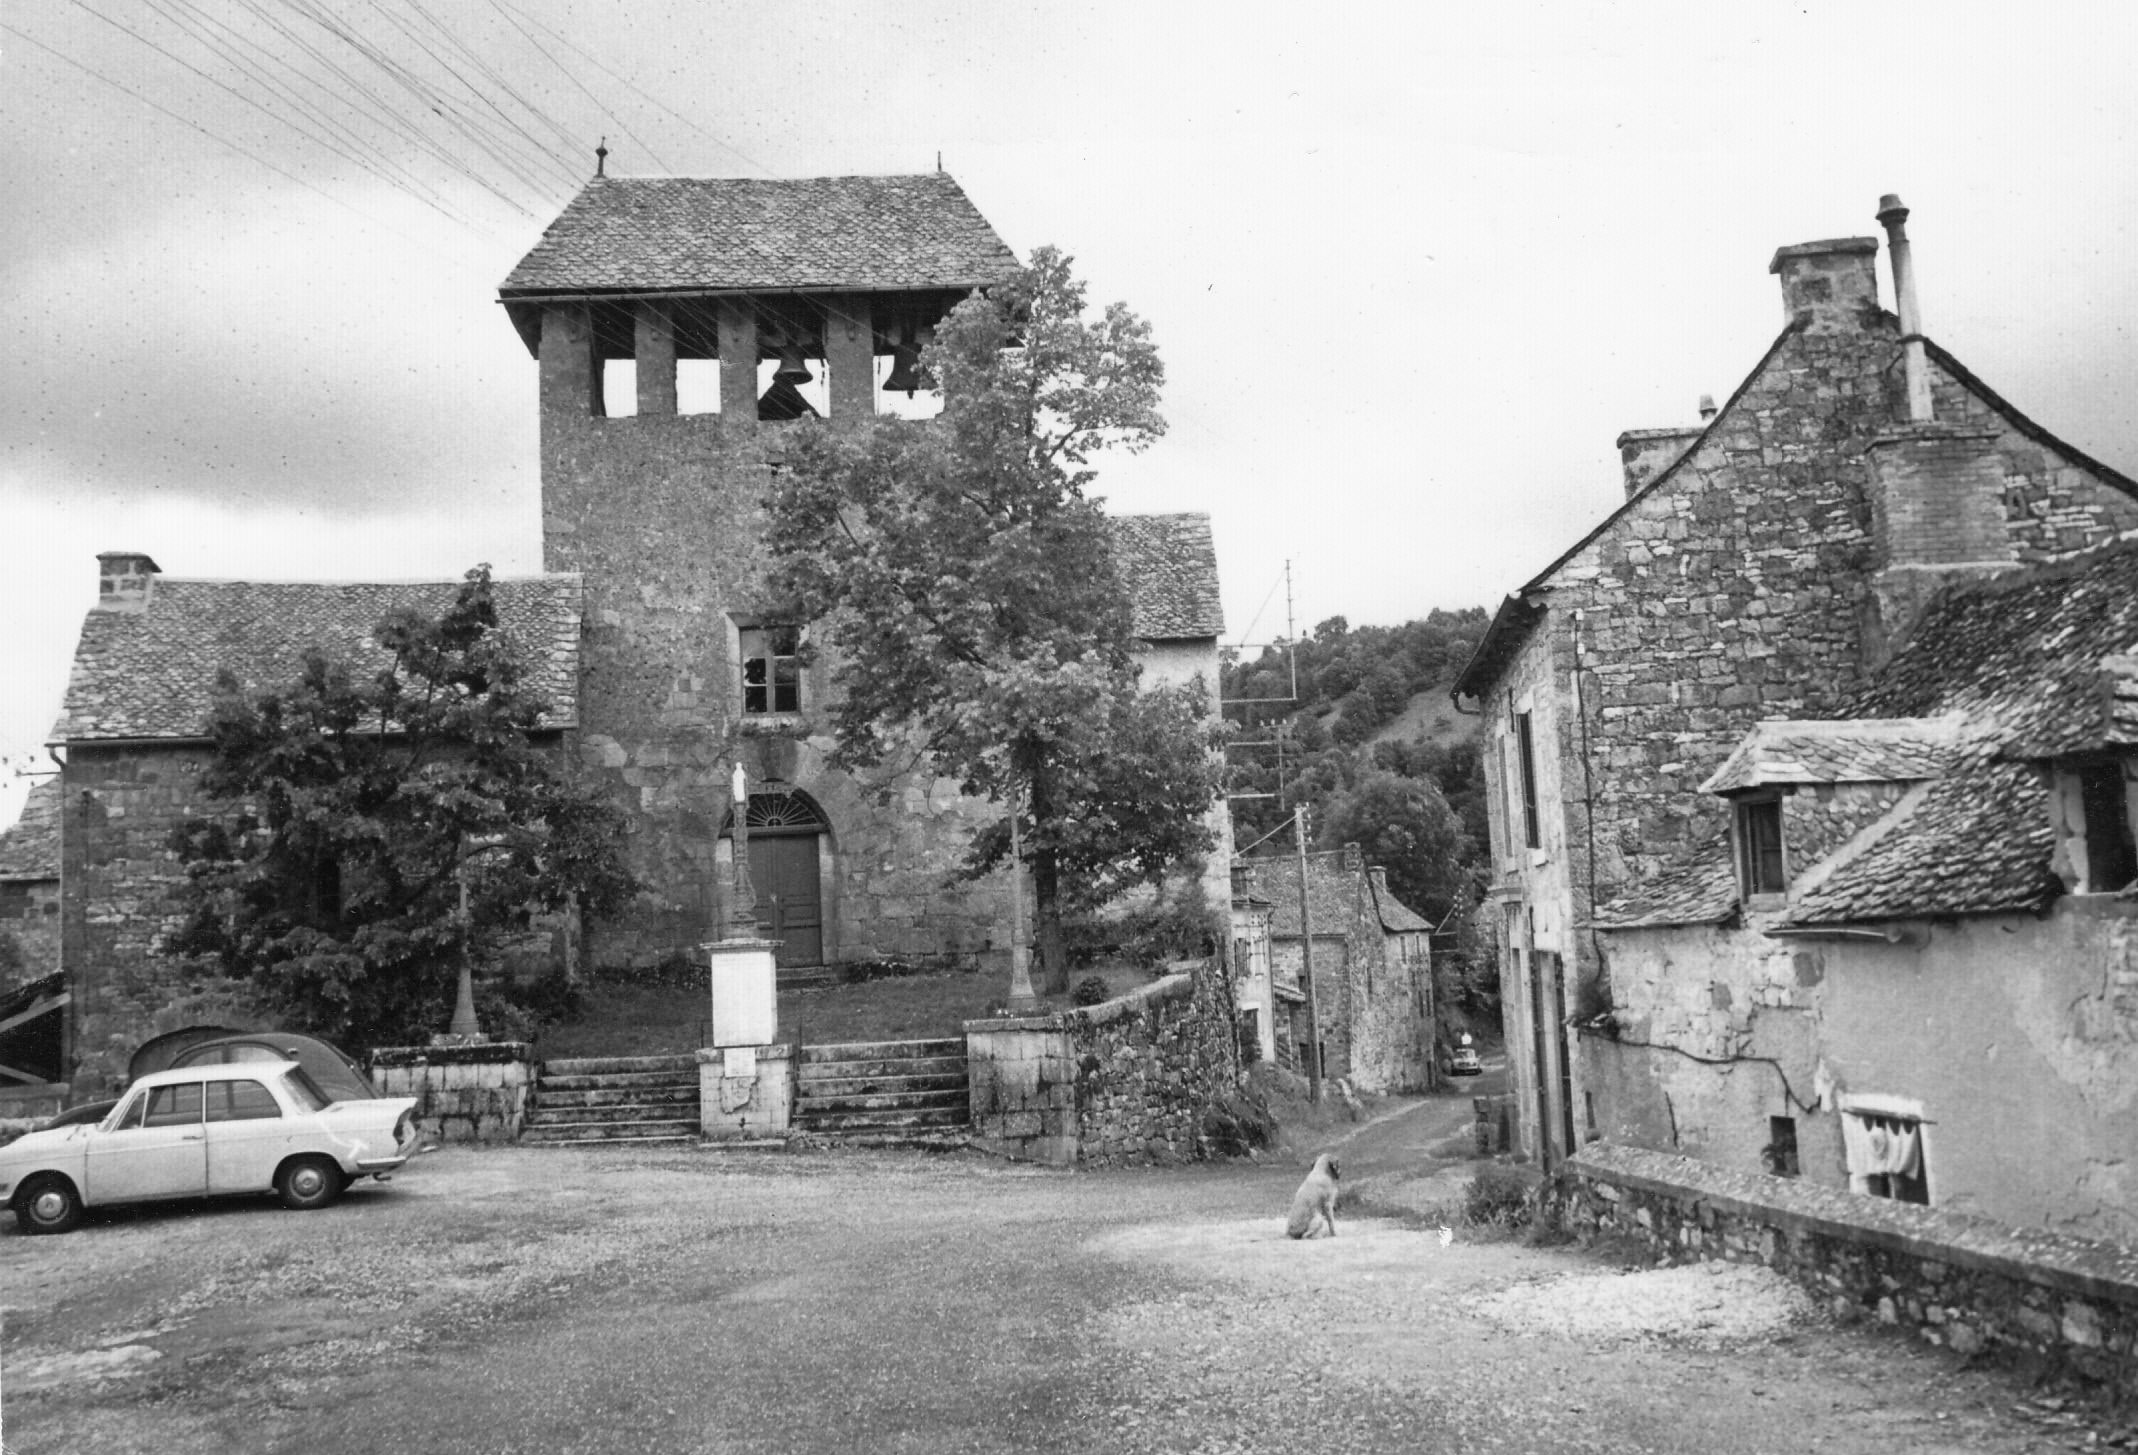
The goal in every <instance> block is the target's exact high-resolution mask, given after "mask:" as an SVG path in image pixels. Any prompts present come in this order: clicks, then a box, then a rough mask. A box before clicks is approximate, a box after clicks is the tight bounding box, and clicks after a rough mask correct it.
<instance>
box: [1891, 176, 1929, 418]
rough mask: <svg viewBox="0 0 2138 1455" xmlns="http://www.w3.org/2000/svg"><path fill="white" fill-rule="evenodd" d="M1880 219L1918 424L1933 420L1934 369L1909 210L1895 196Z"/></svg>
mask: <svg viewBox="0 0 2138 1455" xmlns="http://www.w3.org/2000/svg"><path fill="white" fill-rule="evenodd" d="M1878 220H1879V221H1880V222H1881V223H1883V224H1884V225H1885V229H1886V249H1887V251H1888V253H1889V254H1891V256H1892V259H1893V292H1894V294H1895V296H1896V299H1897V301H1898V302H1899V304H1900V342H1901V349H1902V351H1903V358H1904V359H1905V361H1906V368H1907V373H1908V418H1909V420H1910V421H1912V422H1913V423H1916V424H1923V423H1927V422H1928V421H1929V419H1930V418H1931V407H1930V368H1929V362H1928V360H1926V359H1925V358H1924V356H1923V315H1922V311H1921V309H1920V308H1919V307H1918V306H1917V304H1916V301H1915V259H1914V258H1913V257H1912V256H1911V255H1910V253H1909V251H1908V228H1907V223H1908V209H1907V208H1906V207H1903V206H1902V205H1901V200H1900V198H1899V197H1898V196H1896V195H1895V194H1894V193H1891V192H1888V193H1887V194H1886V195H1885V196H1883V197H1881V198H1879V199H1878Z"/></svg>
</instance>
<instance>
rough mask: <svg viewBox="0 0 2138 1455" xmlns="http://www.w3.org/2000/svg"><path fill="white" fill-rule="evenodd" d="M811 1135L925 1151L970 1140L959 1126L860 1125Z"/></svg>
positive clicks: (946, 1149)
mask: <svg viewBox="0 0 2138 1455" xmlns="http://www.w3.org/2000/svg"><path fill="white" fill-rule="evenodd" d="M813 1135H815V1136H819V1137H823V1138H824V1139H825V1140H827V1141H831V1142H837V1143H838V1144H839V1145H840V1146H842V1147H855V1148H860V1147H911V1148H915V1149H917V1150H920V1151H926V1152H954V1151H956V1150H957V1149H958V1148H960V1147H964V1146H967V1145H970V1143H971V1141H972V1138H971V1136H970V1135H969V1134H968V1133H967V1132H966V1130H965V1128H963V1127H935V1128H928V1127H912V1128H909V1129H907V1130H905V1131H872V1130H870V1129H868V1128H866V1127H864V1128H861V1129H859V1130H856V1131H845V1132H827V1131H821V1130H819V1131H815V1132H813Z"/></svg>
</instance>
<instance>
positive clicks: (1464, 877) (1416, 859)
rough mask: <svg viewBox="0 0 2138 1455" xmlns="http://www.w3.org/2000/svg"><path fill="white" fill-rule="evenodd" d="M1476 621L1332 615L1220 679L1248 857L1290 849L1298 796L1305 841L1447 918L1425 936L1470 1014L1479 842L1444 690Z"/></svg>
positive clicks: (1437, 614)
mask: <svg viewBox="0 0 2138 1455" xmlns="http://www.w3.org/2000/svg"><path fill="white" fill-rule="evenodd" d="M1488 620H1489V618H1488V617H1487V616H1486V613H1485V611H1484V609H1483V608H1482V607H1471V608H1467V609H1464V610H1461V611H1446V610H1436V611H1434V612H1433V613H1432V614H1431V615H1429V616H1427V617H1425V618H1424V619H1423V620H1418V621H1408V622H1405V623H1403V624H1402V625H1401V626H1359V627H1354V626H1352V625H1351V624H1350V622H1349V621H1347V620H1346V619H1345V618H1343V617H1341V616H1332V617H1330V618H1329V619H1328V620H1326V621H1324V622H1322V623H1321V624H1320V625H1318V626H1316V627H1315V628H1314V630H1313V632H1312V633H1311V634H1310V635H1308V636H1305V637H1302V638H1301V639H1300V640H1299V641H1297V642H1296V643H1292V644H1290V645H1288V646H1287V645H1277V646H1270V647H1265V648H1264V649H1263V650H1262V651H1261V652H1260V654H1259V655H1257V656H1254V657H1252V658H1248V657H1242V658H1240V659H1238V660H1235V661H1233V662H1230V663H1228V664H1227V666H1226V669H1225V677H1224V696H1225V701H1226V709H1225V716H1226V718H1227V720H1228V721H1229V722H1231V723H1232V725H1233V727H1234V737H1233V742H1232V746H1231V747H1230V749H1229V750H1228V752H1227V755H1226V757H1227V762H1228V767H1229V771H1228V776H1227V784H1226V791H1227V792H1228V793H1229V794H1231V795H1234V796H1233V798H1232V815H1233V833H1234V838H1235V842H1236V843H1237V844H1238V845H1239V847H1240V849H1241V850H1242V851H1249V846H1250V845H1255V844H1256V843H1257V841H1258V840H1259V841H1261V843H1260V846H1259V847H1258V848H1254V849H1253V850H1251V852H1253V853H1256V854H1268V853H1276V852H1290V851H1291V845H1292V834H1291V831H1290V827H1289V825H1290V819H1291V813H1292V809H1293V808H1294V807H1295V806H1297V805H1300V804H1304V805H1305V806H1306V809H1307V823H1308V827H1309V830H1310V832H1311V838H1312V843H1311V847H1312V848H1314V849H1317V850H1330V849H1340V848H1342V847H1343V846H1344V845H1345V844H1350V843H1355V844H1357V845H1358V846H1359V848H1360V850H1361V852H1362V853H1363V854H1364V855H1365V858H1366V862H1367V863H1369V864H1377V865H1379V866H1381V867H1382V868H1384V869H1386V870H1387V871H1388V887H1389V888H1390V889H1391V890H1393V891H1394V892H1395V894H1396V897H1397V898H1399V899H1401V900H1402V901H1403V902H1404V903H1405V904H1407V905H1409V906H1410V907H1411V908H1413V909H1415V910H1416V911H1418V913H1420V914H1422V915H1424V916H1425V917H1426V918H1427V919H1429V920H1431V921H1432V922H1433V923H1434V924H1435V925H1438V926H1442V927H1444V933H1442V934H1436V935H1435V936H1434V940H1433V950H1434V954H1435V956H1436V958H1437V959H1439V960H1440V962H1441V968H1442V972H1443V973H1442V975H1441V976H1440V980H1441V985H1442V990H1443V993H1444V994H1446V995H1449V996H1452V997H1453V998H1454V999H1455V1002H1456V1004H1457V1005H1458V1006H1460V1007H1461V1008H1462V1009H1463V1010H1465V1011H1466V1012H1467V1013H1469V1014H1471V1015H1472V1016H1473V1017H1474V1016H1475V1015H1477V1014H1478V1013H1480V1012H1488V1011H1489V1010H1490V1009H1491V1007H1492V1005H1493V1004H1494V1001H1495V997H1496V989H1497V986H1496V977H1495V975H1494V970H1493V966H1492V965H1491V964H1490V963H1489V958H1488V956H1487V955H1485V954H1484V953H1482V952H1481V947H1480V946H1478V945H1476V944H1474V943H1473V940H1474V935H1473V932H1472V929H1471V924H1470V921H1471V911H1472V910H1473V909H1474V908H1475V907H1476V906H1477V904H1478V902H1479V899H1480V896H1481V895H1482V893H1483V890H1484V886H1485V881H1486V877H1487V865H1486V854H1487V852H1488V842H1489V841H1488V838H1487V832H1486V818H1485V793H1484V776H1483V772H1482V770H1481V768H1480V766H1479V757H1478V751H1479V745H1478V740H1477V736H1476V720H1475V719H1473V718H1469V717H1464V716H1461V715H1459V714H1458V713H1456V711H1455V710H1454V704H1453V702H1452V701H1451V700H1450V698H1449V695H1448V692H1449V687H1450V685H1451V684H1452V683H1453V681H1454V679H1455V675H1456V673H1457V672H1459V671H1461V669H1462V666H1463V664H1464V663H1465V662H1466V661H1468V660H1469V657H1470V654H1471V652H1472V651H1473V650H1474V649H1475V648H1476V646H1477V643H1478V640H1479V638H1481V637H1482V636H1483V635H1484V631H1485V627H1486V624H1487V622H1488ZM1251 795H1267V796H1261V797H1257V796H1251Z"/></svg>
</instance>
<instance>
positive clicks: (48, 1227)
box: [15, 1172, 82, 1233]
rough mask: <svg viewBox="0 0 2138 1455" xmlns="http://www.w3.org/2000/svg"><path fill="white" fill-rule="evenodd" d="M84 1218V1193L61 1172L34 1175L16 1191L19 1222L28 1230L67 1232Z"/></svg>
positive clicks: (27, 1231)
mask: <svg viewBox="0 0 2138 1455" xmlns="http://www.w3.org/2000/svg"><path fill="white" fill-rule="evenodd" d="M81 1220H82V1198H81V1194H80V1193H78V1192H76V1191H75V1190H74V1184H73V1183H71V1182H69V1181H68V1180H67V1179H66V1178H64V1177H61V1176H59V1175H58V1174H57V1173H52V1172H47V1173H46V1174H44V1175H43V1176H42V1177H32V1178H31V1179H30V1180H29V1181H28V1182H25V1183H23V1184H22V1189H21V1191H19V1192H17V1193H16V1194H15V1221H16V1222H17V1223H19V1224H20V1225H21V1227H22V1230H23V1231H24V1232H25V1233H64V1232H66V1231H67V1230H68V1229H70V1228H72V1227H73V1226H74V1225H75V1224H76V1223H78V1222H80V1221H81Z"/></svg>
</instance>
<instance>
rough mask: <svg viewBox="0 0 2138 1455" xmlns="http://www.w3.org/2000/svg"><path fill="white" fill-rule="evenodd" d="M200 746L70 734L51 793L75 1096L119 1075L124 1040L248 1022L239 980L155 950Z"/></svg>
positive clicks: (109, 1085)
mask: <svg viewBox="0 0 2138 1455" xmlns="http://www.w3.org/2000/svg"><path fill="white" fill-rule="evenodd" d="M206 762H207V750H206V749H205V748H204V747H189V746H173V747H168V748H153V747H147V748H144V747H133V748H115V747H100V746H97V745H94V744H89V743H76V744H73V745H72V746H71V747H70V749H69V751H68V754H67V768H66V775H65V778H64V780H63V781H64V784H65V791H64V794H63V795H62V800H61V804H60V811H59V818H60V830H59V833H60V866H61V867H60V874H61V880H62V882H63V883H64V884H66V885H67V892H66V895H65V898H64V900H63V902H62V909H61V915H60V936H61V956H62V964H63V966H64V967H65V969H66V970H67V973H68V979H69V987H68V988H69V989H70V990H71V991H72V992H73V996H74V999H73V1003H72V1004H71V1005H69V1006H68V1008H67V1015H68V1042H69V1053H70V1055H71V1057H72V1059H73V1068H74V1069H73V1072H72V1078H73V1083H74V1085H75V1087H76V1088H77V1090H78V1091H80V1092H81V1093H82V1094H83V1095H84V1096H88V1095H92V1094H95V1093H97V1092H100V1091H101V1092H108V1091H109V1090H111V1089H114V1088H116V1087H118V1086H121V1085H123V1084H124V1083H125V1080H126V1063H127V1060H128V1058H129V1057H131V1056H132V1055H133V1052H134V1048H135V1047H137V1046H139V1045H140V1044H141V1043H142V1042H143V1041H145V1040H147V1039H148V1038H149V1037H151V1036H156V1035H160V1034H162V1033H163V1032H165V1031H169V1030H176V1029H178V1028H179V1027H180V1026H185V1025H193V1024H200V1023H206V1024H217V1023H220V1024H225V1025H248V1024H252V1023H253V1021H254V1019H256V1017H254V1016H253V1014H252V1012H251V1008H250V1006H249V1003H248V1002H247V1001H246V999H245V997H244V993H243V991H242V990H241V989H239V988H237V987H234V986H230V985H228V984H225V983H222V982H216V981H204V980H202V979H200V978H198V977H197V976H195V975H194V974H193V973H192V972H191V971H190V970H189V969H188V967H187V966H186V965H185V964H184V963H183V962H181V961H179V960H177V959H175V958H173V957H170V956H166V955H163V954H162V953H160V951H161V941H162V938H163V936H164V934H165V933H167V932H168V931H169V930H170V929H171V927H172V926H173V925H174V923H175V918H176V917H175V914H174V912H173V909H172V906H171V902H170V895H171V891H172V890H173V889H174V888H175V887H176V886H177V885H179V884H180V883H182V882H183V881H184V877H185V876H184V873H183V871H182V870H181V869H180V868H179V865H178V859H177V856H176V855H175V854H173V853H172V852H171V849H170V836H171V831H172V830H173V829H174V828H176V827H177V826H178V824H179V822H180V821H181V820H183V819H184V818H186V817H187V816H188V815H189V814H192V813H195V812H197V811H198V808H199V802H200V793H199V778H200V771H201V768H202V767H203V766H204V765H205V763H206Z"/></svg>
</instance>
